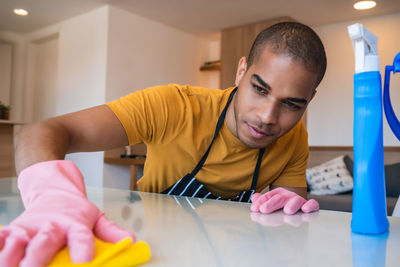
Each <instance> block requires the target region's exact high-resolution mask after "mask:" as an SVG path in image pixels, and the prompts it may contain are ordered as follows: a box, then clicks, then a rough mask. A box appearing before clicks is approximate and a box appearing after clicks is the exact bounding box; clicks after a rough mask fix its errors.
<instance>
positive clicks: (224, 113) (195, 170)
mask: <svg viewBox="0 0 400 267" xmlns="http://www.w3.org/2000/svg"><path fill="white" fill-rule="evenodd" d="M236 90H237V88H235V89H234V90H233V91H232V92H231V94H230V95H229V98H228V102H227V103H226V105H225V107H224V109H223V110H222V112H221V115H220V116H219V118H218V122H217V126H216V127H215V132H214V136H213V139H212V140H211V143H210V145H209V146H208V149H207V151H206V153H204V155H203V157H202V158H201V160H200V161H199V163H197V165H196V167H195V168H194V169H193V171H192V172H191V175H192V176H193V177H194V176H195V175H196V174H197V173H198V172H199V171H200V169H201V168H202V167H203V165H204V162H205V161H206V159H207V157H208V153H210V150H211V146H212V144H213V143H214V140H215V138H216V137H217V135H218V132H219V130H220V129H221V127H222V124H223V123H224V120H225V115H226V111H227V110H228V107H229V103H230V102H231V101H232V98H233V95H234V94H235V92H236Z"/></svg>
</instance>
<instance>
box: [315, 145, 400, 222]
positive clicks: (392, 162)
mask: <svg viewBox="0 0 400 267" xmlns="http://www.w3.org/2000/svg"><path fill="white" fill-rule="evenodd" d="M384 158H385V185H386V206H387V214H388V215H389V216H391V215H392V213H393V209H394V207H395V205H396V202H397V199H398V198H399V195H400V149H398V150H397V149H393V150H389V151H385V153H384ZM340 161H342V165H341V166H339V165H340V163H341V162H340ZM329 172H334V173H333V176H332V173H330V174H331V178H329V177H328V174H329ZM312 174H315V175H314V176H313V177H312V176H311V175H312ZM332 177H333V178H332ZM352 177H353V160H352V148H349V147H314V148H313V147H310V159H309V164H308V166H307V184H308V190H309V192H308V198H309V199H310V198H313V199H315V200H317V201H318V202H319V204H320V208H321V209H325V210H336V211H345V212H351V211H352V200H353V194H352ZM313 178H314V180H313ZM315 178H316V179H315ZM350 179H351V181H350ZM327 180H332V181H335V182H336V183H337V186H336V185H333V186H332V184H329V182H327ZM338 181H340V183H339V182H338ZM321 188H322V190H321ZM313 189H314V190H313Z"/></svg>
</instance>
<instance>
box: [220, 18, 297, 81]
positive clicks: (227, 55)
mask: <svg viewBox="0 0 400 267" xmlns="http://www.w3.org/2000/svg"><path fill="white" fill-rule="evenodd" d="M283 21H294V20H293V19H292V18H290V17H282V18H277V19H273V20H268V21H263V22H259V23H254V24H249V25H244V26H239V27H234V28H229V29H224V30H222V32H221V71H220V75H221V76H220V81H221V88H228V87H231V86H234V84H235V77H236V69H237V66H238V63H239V59H240V58H241V57H243V56H245V57H246V58H247V57H248V55H249V52H250V48H251V45H252V44H253V42H254V40H255V38H256V37H257V35H258V33H259V32H261V31H262V30H263V29H265V28H267V27H269V26H271V25H273V24H276V23H278V22H283Z"/></svg>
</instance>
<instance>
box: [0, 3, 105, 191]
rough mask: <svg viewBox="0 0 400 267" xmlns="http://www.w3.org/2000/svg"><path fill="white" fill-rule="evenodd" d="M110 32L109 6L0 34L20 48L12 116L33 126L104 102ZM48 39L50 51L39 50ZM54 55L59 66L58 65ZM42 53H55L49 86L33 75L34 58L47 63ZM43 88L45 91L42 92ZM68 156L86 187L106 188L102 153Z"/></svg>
mask: <svg viewBox="0 0 400 267" xmlns="http://www.w3.org/2000/svg"><path fill="white" fill-rule="evenodd" d="M107 34H108V7H107V6H105V7H102V8H99V9H96V10H94V11H91V12H88V13H86V14H83V15H80V16H77V17H74V18H71V19H68V20H65V21H63V22H61V23H58V24H54V25H51V26H49V27H45V28H42V29H40V30H37V31H34V32H31V33H29V34H26V35H15V34H12V33H0V37H1V38H2V39H5V40H9V41H12V42H13V43H14V44H15V47H16V50H17V52H16V58H15V60H14V62H15V63H16V64H15V66H16V67H15V70H14V74H15V75H13V80H14V79H15V83H14V84H13V86H14V89H18V90H14V91H15V92H14V91H12V108H13V111H15V113H18V114H14V112H12V116H15V118H14V119H19V120H23V121H25V122H27V123H29V122H32V121H33V120H37V119H41V118H43V117H48V116H55V115H61V114H65V113H69V112H73V111H76V110H80V109H83V108H88V107H91V106H94V105H99V104H102V103H104V99H105V80H106V77H105V74H106V59H107ZM54 36H57V38H58V41H57V43H58V44H54V43H51V40H52V38H53V37H54ZM49 41H50V46H49V47H47V49H46V48H44V47H42V48H43V49H41V48H39V49H38V47H37V45H38V44H40V43H43V44H46V43H47V42H49ZM55 50H57V51H55ZM55 52H57V56H56V57H57V63H56V65H57V66H54V57H55V56H54V53H55ZM43 53H46V54H47V55H53V56H50V59H49V60H50V61H52V63H51V65H52V66H53V67H54V68H56V69H55V70H53V71H52V73H53V75H51V76H52V77H51V78H50V80H51V82H50V84H46V85H45V86H44V88H43V87H41V86H40V85H43V83H44V82H48V81H40V80H37V77H32V76H34V73H32V72H31V70H32V68H31V67H32V64H36V63H35V60H34V59H35V57H39V59H38V60H39V61H40V60H42V61H43V60H44V59H43V58H42V59H40V57H41V55H43ZM51 58H53V59H51ZM26 63H27V64H26ZM43 63H45V62H41V63H40V62H39V66H42V67H43V65H44V64H43ZM33 66H34V65H33ZM43 68H44V69H46V68H47V67H43ZM54 75H56V77H54ZM25 83H26V84H25ZM54 86H56V87H54ZM39 88H40V90H41V91H38V90H39ZM39 94H41V95H47V96H50V99H51V100H50V101H45V100H44V99H40V96H39V98H38V99H36V101H34V99H35V96H37V95H39ZM39 99H40V101H41V103H42V104H44V105H45V107H42V108H43V109H44V110H45V112H44V113H43V112H38V111H37V109H36V108H35V105H36V106H37V103H35V102H37V101H38V100H39ZM51 102H55V103H51ZM32 114H37V116H36V117H35V116H33V115H32ZM66 158H67V159H70V160H73V161H74V162H75V163H76V164H77V165H78V167H79V168H80V170H81V171H82V173H83V175H84V177H85V183H86V184H87V185H92V186H102V184H103V181H102V178H99V177H102V176H103V168H102V166H103V152H94V153H76V154H71V155H67V157H66Z"/></svg>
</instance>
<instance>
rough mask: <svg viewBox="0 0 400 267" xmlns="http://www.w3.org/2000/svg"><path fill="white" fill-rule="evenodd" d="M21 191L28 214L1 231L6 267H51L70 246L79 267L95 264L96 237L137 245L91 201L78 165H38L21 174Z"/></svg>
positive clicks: (2, 261)
mask: <svg viewBox="0 0 400 267" xmlns="http://www.w3.org/2000/svg"><path fill="white" fill-rule="evenodd" d="M18 187H19V189H20V191H21V197H22V201H23V203H24V206H25V209H26V210H25V211H24V212H23V213H22V214H21V215H20V216H18V217H17V218H16V219H15V220H14V221H12V222H11V223H10V224H9V225H7V226H6V227H4V228H2V229H1V230H0V249H2V251H1V252H0V266H2V267H14V266H17V265H18V263H19V266H20V267H25V266H29V267H36V266H44V265H47V264H48V263H49V262H50V261H51V260H52V258H53V256H54V255H55V254H56V253H57V251H58V250H60V249H61V248H62V247H64V246H65V245H68V247H69V251H70V256H71V260H72V261H73V262H74V263H82V262H88V261H91V260H92V259H93V256H94V250H95V245H94V235H96V236H97V237H98V238H100V239H102V240H104V241H107V242H112V243H115V242H118V241H120V240H121V239H123V238H125V237H130V238H132V239H133V240H135V237H134V235H133V234H131V233H130V232H128V231H125V230H122V229H121V228H119V227H118V226H117V225H116V224H115V223H112V222H111V221H109V220H108V219H107V218H106V217H105V215H104V214H103V213H102V212H101V211H100V210H99V209H98V208H97V207H96V206H95V205H94V204H93V203H91V202H90V201H89V200H88V199H87V197H86V192H85V186H84V183H83V177H82V175H81V173H80V172H79V170H78V168H77V167H76V166H75V164H74V163H73V162H72V161H65V160H56V161H46V162H41V163H37V164H34V165H32V166H30V167H28V168H26V169H24V170H23V171H22V172H21V174H20V175H19V177H18ZM21 260H22V261H21Z"/></svg>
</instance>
